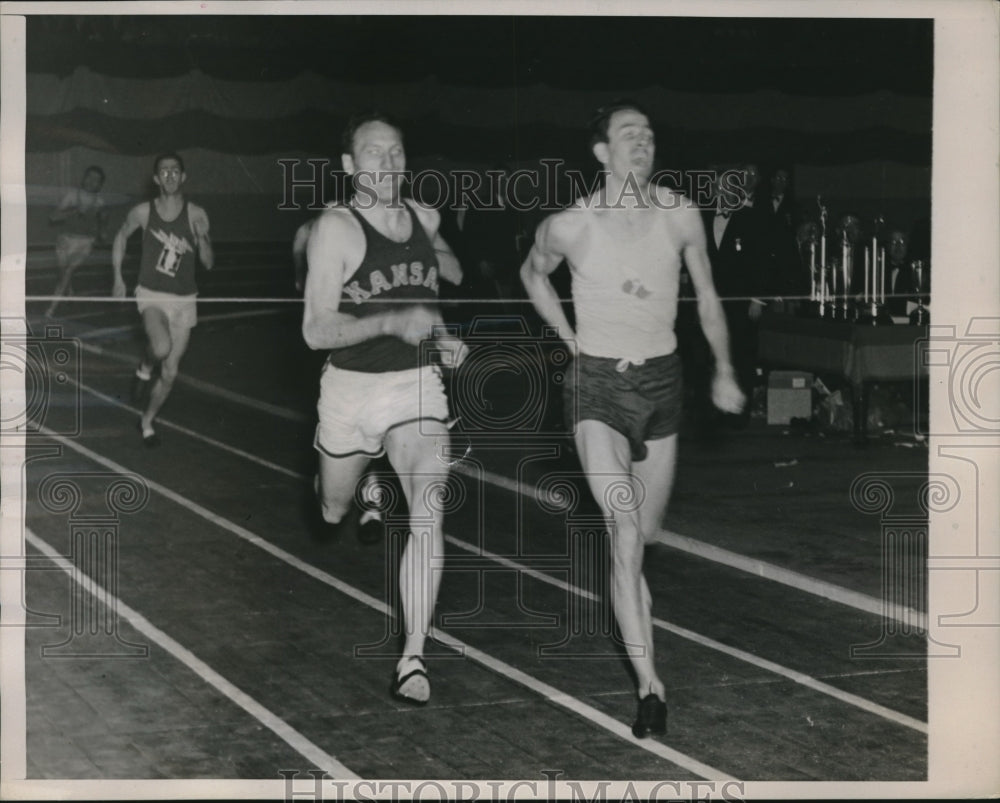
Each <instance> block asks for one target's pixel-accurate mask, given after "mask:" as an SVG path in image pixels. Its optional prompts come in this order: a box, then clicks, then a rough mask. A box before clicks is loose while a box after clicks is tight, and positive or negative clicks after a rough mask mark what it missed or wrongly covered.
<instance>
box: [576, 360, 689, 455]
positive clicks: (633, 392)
mask: <svg viewBox="0 0 1000 803" xmlns="http://www.w3.org/2000/svg"><path fill="white" fill-rule="evenodd" d="M577 359H578V362H577V366H576V372H575V383H576V385H575V386H574V374H573V372H570V382H568V383H567V384H566V387H565V391H564V394H563V404H564V412H565V415H566V423H567V424H570V425H571V426H572V428H573V430H574V431H575V429H576V424H577V423H578V422H580V421H585V420H586V419H588V418H589V419H593V420H595V421H601V422H603V423H605V424H607V425H608V426H609V427H611V428H612V429H614V430H616V431H617V432H620V433H621V434H622V435H624V436H625V437H626V438H628V442H629V445H630V446H631V449H632V460H634V461H637V462H638V461H640V460H645V459H646V453H647V449H646V441H654V440H659V439H661V438H666V437H669V436H670V435H674V434H676V433H677V431H678V429H679V428H680V421H681V404H682V400H683V395H682V393H683V384H682V382H683V379H682V376H681V361H680V357H678V356H677V352H674V353H672V354H665V355H664V356H662V357H653V358H652V359H649V360H646V361H645V362H644V363H641V364H639V365H634V364H629V363H625V362H624V361H619V360H615V359H612V358H608V357H591V356H589V355H587V354H580V355H579V357H578V358H577ZM619 365H624V366H626V367H625V370H624V371H619V370H618V366H619Z"/></svg>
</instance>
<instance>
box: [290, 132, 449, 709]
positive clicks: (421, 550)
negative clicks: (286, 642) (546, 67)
mask: <svg viewBox="0 0 1000 803" xmlns="http://www.w3.org/2000/svg"><path fill="white" fill-rule="evenodd" d="M342 160H343V165H344V170H345V171H346V172H347V173H348V174H349V175H351V176H353V179H354V183H355V188H356V190H357V192H356V194H355V197H354V199H353V200H352V202H351V203H350V204H349V205H347V206H340V207H334V208H331V209H328V210H326V211H325V212H323V213H322V214H321V215H320V217H319V219H318V220H317V221H316V224H315V226H314V227H313V231H312V233H311V235H310V237H309V246H308V252H307V255H308V261H309V272H308V274H307V276H306V284H305V314H304V318H303V324H302V332H303V336H304V337H305V340H306V343H308V345H309V346H310V347H311V348H314V349H328V350H329V351H330V357H329V359H328V360H327V364H326V366H325V367H324V369H323V377H322V380H321V382H320V399H319V404H318V411H319V426H318V427H317V429H316V440H315V446H316V449H317V451H318V452H319V475H318V477H317V490H318V492H319V496H320V503H321V507H322V511H323V518H324V519H325V520H326V521H327V522H330V523H331V524H340V523H342V522H344V521H345V520H347V517H349V516H354V515H356V513H355V508H354V501H353V500H354V497H355V491H356V488H357V487H358V482H359V480H360V479H361V477H362V475H363V473H364V471H365V468H366V466H367V464H368V462H369V461H370V460H371V459H372V458H373V457H375V456H377V455H380V454H381V453H382V452H383V450H384V451H385V453H386V454H387V455H388V458H389V462H390V463H391V464H392V467H393V469H394V470H395V472H396V473H397V474H398V475H399V479H400V483H401V484H402V486H403V492H404V495H405V497H406V501H407V504H408V505H409V514H410V521H411V530H410V533H409V535H408V537H407V543H406V546H405V548H404V550H403V555H402V559H401V563H400V570H399V584H400V596H401V599H402V605H403V615H404V620H405V621H404V624H405V629H406V638H405V642H404V645H403V650H402V656H401V658H400V660H399V662H398V664H397V666H396V675H395V680H394V683H393V691H394V694H395V695H396V697H398V698H400V699H402V700H405V701H407V702H411V703H415V704H423V703H426V702H427V699H428V698H429V696H430V683H429V680H428V678H427V673H426V665H425V664H424V661H423V652H424V643H425V640H426V637H427V633H428V631H429V630H430V627H431V619H432V617H433V613H434V603H435V600H436V599H437V590H438V585H439V582H440V578H441V570H442V568H443V564H442V556H443V555H444V534H443V532H442V517H443V511H442V510H441V509H440V506H437V505H435V504H434V503H433V499H432V497H433V494H432V493H429V491H430V489H431V488H432V487H434V486H435V485H436V484H437V483H440V482H442V481H443V480H444V479H445V478H446V476H447V466H446V465H445V461H443V460H442V459H441V458H442V454H443V453H444V450H445V449H446V448H447V446H448V442H449V436H448V429H447V426H446V420H447V417H448V404H447V399H446V398H445V394H444V386H443V383H442V381H441V377H440V368H439V367H438V366H436V365H422V364H421V355H420V350H419V344H420V343H421V342H422V341H425V340H428V339H430V338H431V337H432V336H434V337H435V338H436V339H437V346H438V348H439V350H440V351H442V352H444V353H446V354H447V355H448V359H450V360H451V362H452V364H453V365H457V364H458V363H459V362H460V361H461V360H462V358H463V357H464V346H463V345H462V343H461V341H460V340H458V339H457V338H453V337H447V336H443V335H441V334H440V332H439V331H436V330H435V327H436V326H437V325H440V324H441V323H442V320H441V315H440V314H439V311H438V304H437V298H438V288H439V281H440V280H441V279H445V280H447V281H449V282H453V283H454V284H458V283H459V282H460V281H461V278H462V274H461V268H460V267H459V264H458V260H457V259H455V256H454V255H453V254H452V252H451V249H449V248H448V246H447V245H446V244H445V242H444V240H442V239H441V236H440V234H439V233H438V224H439V222H440V217H439V215H438V213H437V212H436V211H435V210H432V209H428V208H425V207H423V206H420V205H418V204H416V203H412V202H410V201H403V200H402V199H401V198H400V184H401V177H402V171H403V170H404V169H405V166H406V157H405V153H404V150H403V141H402V135H401V133H400V131H399V129H398V128H397V127H396V126H395V125H393V124H392V123H391V122H389V121H388V120H387V119H386V118H385V117H384V116H382V115H378V114H373V115H366V116H364V117H360V118H355V119H354V120H353V121H352V122H351V124H350V125H349V126H348V130H347V131H346V132H345V137H344V153H343V157H342Z"/></svg>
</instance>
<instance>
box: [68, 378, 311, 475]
mask: <svg viewBox="0 0 1000 803" xmlns="http://www.w3.org/2000/svg"><path fill="white" fill-rule="evenodd" d="M67 380H68V381H69V382H70V383H71V384H73V385H76V386H77V387H78V388H82V389H83V390H85V391H87V393H90V394H91V395H92V396H96V397H97V398H98V399H100V400H101V401H103V402H105V403H106V404H110V405H113V406H115V407H120V408H121V409H123V410H128V411H129V412H131V413H134V414H135V415H136V416H140V415H142V410H140V409H138V408H137V407H133V406H132V405H130V404H125V402H122V401H119V400H118V399H116V398H114V397H112V396H108V395H107V394H105V393H101V392H100V391H99V390H96V389H95V388H92V387H90V385H87V384H85V383H83V382H77V381H76V380H75V379H73V378H72V377H67ZM156 426H158V427H164V428H166V429H172V430H174V431H175V432H181V433H183V434H185V435H187V436H188V437H190V438H194V439H195V440H199V441H201V442H202V443H207V444H209V445H210V446H214V447H215V448H216V449H221V450H223V451H225V452H229V453H230V454H234V455H237V456H238V457H242V458H243V459H244V460H249V461H250V462H252V463H256V464H257V465H259V466H264V468H269V469H270V470H271V471H276V472H278V473H279V474H284V475H285V476H286V477H291V478H293V479H296V480H304V479H306V476H305V475H304V474H300V473H299V472H298V471H293V470H292V469H290V468H285V467H284V466H279V465H278V464H277V463H272V462H271V461H270V460H266V459H264V458H263V457H258V456H257V455H255V454H251V453H250V452H246V451H244V450H243V449H238V448H237V447H235V446H230V445H229V444H228V443H223V442H222V441H219V440H216V439H215V438H212V437H209V436H208V435H203V434H202V433H200V432H195V431H194V430H193V429H188V428H187V427H185V426H181V425H180V424H175V423H174V422H173V421H169V420H167V419H166V418H157V419H156ZM135 434H136V440H138V438H139V431H138V428H136V430H135Z"/></svg>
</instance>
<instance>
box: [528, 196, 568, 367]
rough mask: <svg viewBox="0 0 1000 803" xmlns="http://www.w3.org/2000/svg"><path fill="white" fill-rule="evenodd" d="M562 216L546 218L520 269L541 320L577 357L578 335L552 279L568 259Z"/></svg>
mask: <svg viewBox="0 0 1000 803" xmlns="http://www.w3.org/2000/svg"><path fill="white" fill-rule="evenodd" d="M563 214H565V213H562V212H560V213H557V214H556V215H553V216H552V217H548V218H546V219H545V220H543V221H542V223H541V225H540V226H539V227H538V232H537V234H536V235H535V242H534V244H533V245H532V246H531V250H530V251H529V252H528V257H527V259H525V260H524V264H523V265H522V266H521V282H522V283H523V284H524V289H525V290H526V291H527V293H528V298H529V299H531V303H532V304H534V306H535V310H536V311H537V312H538V314H539V315H540V316H541V317H542V320H543V321H545V322H546V323H547V324H549V325H550V326H554V327H556V331H558V332H559V336H560V337H561V338H562V339H563V341H564V342H565V343H566V345H568V346H569V347H570V349H571V350H572V351H573V353H574V354H575V353H576V334H575V333H574V332H573V328H572V327H571V326H570V325H569V320H568V319H567V318H566V313H565V312H563V308H562V303H561V302H560V301H559V294H558V293H556V289H555V288H554V287H553V286H552V281H551V279H550V278H549V276H550V274H551V273H552V271H554V270H555V269H556V268H557V267H559V265H560V263H561V262H562V261H563V259H565V257H566V253H565V248H564V247H563V245H562V243H561V240H562V236H561V235H562V231H561V229H562V227H563V226H564V225H565V223H564V220H565V219H564V218H563V217H562V215H563Z"/></svg>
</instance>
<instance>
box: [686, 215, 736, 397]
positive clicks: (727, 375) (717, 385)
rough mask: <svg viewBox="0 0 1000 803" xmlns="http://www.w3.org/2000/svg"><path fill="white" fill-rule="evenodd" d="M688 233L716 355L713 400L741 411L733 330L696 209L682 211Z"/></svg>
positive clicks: (701, 310) (702, 312)
mask: <svg viewBox="0 0 1000 803" xmlns="http://www.w3.org/2000/svg"><path fill="white" fill-rule="evenodd" d="M680 214H681V215H682V217H681V218H680V220H681V221H682V229H683V236H684V249H683V256H684V264H685V265H686V266H687V269H688V274H689V275H690V276H691V283H692V284H693V285H694V290H695V293H696V294H697V296H698V317H699V318H700V319H701V328H702V331H703V332H704V333H705V339H706V340H707V341H708V345H709V347H710V348H711V349H712V355H713V356H714V357H715V377H714V379H713V381H712V401H713V403H714V404H715V405H716V407H719V408H720V409H721V410H724V411H726V412H734V413H735V412H739V411H740V410H741V409H742V408H743V403H744V401H745V399H744V398H743V393H742V392H741V391H740V389H739V386H738V385H737V384H736V378H735V373H734V371H733V364H732V361H731V360H730V357H729V330H728V329H727V327H726V316H725V314H724V313H723V311H722V302H720V301H719V295H718V293H716V291H715V284H714V282H713V281H712V267H711V263H710V262H709V260H708V251H707V249H706V246H705V229H704V226H703V225H702V222H701V216H700V215H699V214H698V212H697V211H695V210H694V209H693V208H687V209H683V210H680Z"/></svg>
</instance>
